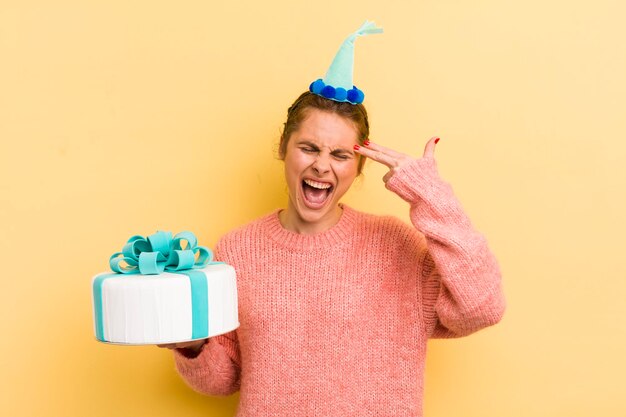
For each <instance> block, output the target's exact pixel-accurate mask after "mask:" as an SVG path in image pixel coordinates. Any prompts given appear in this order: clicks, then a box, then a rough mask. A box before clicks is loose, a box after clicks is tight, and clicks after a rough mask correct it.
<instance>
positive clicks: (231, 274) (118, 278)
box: [93, 263, 239, 344]
mask: <svg viewBox="0 0 626 417" xmlns="http://www.w3.org/2000/svg"><path fill="white" fill-rule="evenodd" d="M195 271H198V272H201V273H203V275H204V276H205V277H206V284H207V285H206V287H207V289H208V294H207V296H208V299H206V300H207V301H208V303H207V304H208V305H207V307H208V334H206V336H205V335H202V337H196V338H204V337H212V336H216V335H219V334H223V333H227V332H229V331H231V330H234V329H236V328H237V327H238V326H239V318H238V311H237V283H236V274H235V269H234V268H233V267H232V266H230V265H227V264H223V263H215V264H209V265H208V266H206V267H204V268H201V269H196V270H195ZM184 272H185V271H180V272H171V271H170V272H168V271H165V272H163V273H161V274H158V275H141V274H111V273H106V274H99V275H96V276H95V277H94V279H93V284H94V299H93V302H94V326H95V331H96V337H97V338H98V339H99V340H100V341H103V342H109V343H121V344H161V343H174V342H183V341H189V340H193V339H194V337H193V333H192V321H193V320H194V317H192V316H193V314H192V311H193V309H192V286H191V283H190V278H189V277H188V276H187V275H185V274H184ZM96 283H98V284H96ZM96 286H99V290H98V291H96V290H95V287H96ZM200 295H202V296H203V297H204V295H203V294H200ZM97 297H100V300H97ZM195 319H196V320H197V317H196V318H195ZM99 326H100V330H98V327H99Z"/></svg>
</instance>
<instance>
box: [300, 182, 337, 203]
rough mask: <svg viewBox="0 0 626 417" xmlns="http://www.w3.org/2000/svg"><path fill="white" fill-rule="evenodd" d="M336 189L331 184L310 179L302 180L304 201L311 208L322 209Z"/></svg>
mask: <svg viewBox="0 0 626 417" xmlns="http://www.w3.org/2000/svg"><path fill="white" fill-rule="evenodd" d="M333 189H334V187H333V185H332V184H331V183H329V182H321V181H315V180H311V179H308V178H305V179H304V180H302V194H304V201H305V203H306V205H307V206H308V207H310V208H314V209H316V208H320V207H322V206H323V205H324V204H325V203H326V200H328V197H329V196H330V194H331V193H332V191H333Z"/></svg>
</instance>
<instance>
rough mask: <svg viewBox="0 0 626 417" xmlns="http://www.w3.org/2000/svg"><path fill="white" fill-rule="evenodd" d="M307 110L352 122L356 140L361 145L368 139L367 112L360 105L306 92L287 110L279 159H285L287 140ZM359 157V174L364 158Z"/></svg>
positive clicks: (298, 125) (279, 148)
mask: <svg viewBox="0 0 626 417" xmlns="http://www.w3.org/2000/svg"><path fill="white" fill-rule="evenodd" d="M308 109H318V110H322V111H327V112H331V113H335V114H338V115H339V116H341V117H344V118H346V119H348V120H350V121H352V123H354V127H355V128H356V130H357V136H358V140H359V143H360V144H361V145H362V144H363V141H365V139H367V138H368V137H369V134H370V125H369V121H368V119H367V111H366V110H365V107H364V106H363V105H362V104H351V103H346V102H339V101H335V100H329V99H327V98H324V97H322V96H318V95H317V94H313V93H311V92H309V91H307V92H304V93H302V94H301V95H300V97H298V98H297V99H296V101H294V102H293V104H292V105H291V107H289V110H287V121H286V122H285V123H284V128H283V132H282V134H281V135H280V144H279V145H278V156H279V157H280V159H285V154H286V153H287V143H288V142H289V138H290V137H291V134H292V133H293V132H295V131H296V130H298V129H299V128H300V123H302V121H303V120H304V119H305V118H306V116H307V110H308ZM359 157H360V160H359V166H358V171H357V172H358V173H359V174H360V173H361V170H362V169H363V164H364V163H365V158H364V157H362V156H360V155H359Z"/></svg>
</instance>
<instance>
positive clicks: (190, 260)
mask: <svg viewBox="0 0 626 417" xmlns="http://www.w3.org/2000/svg"><path fill="white" fill-rule="evenodd" d="M183 242H187V245H186V246H185V247H184V249H183V245H182V243H183ZM196 255H197V256H198V259H196ZM212 259H213V252H211V250H210V249H208V248H206V247H204V246H198V240H197V239H196V236H195V235H194V234H193V233H191V232H180V233H178V234H176V236H174V238H172V233H171V232H156V233H154V234H152V235H150V236H148V237H147V238H144V237H143V236H139V235H136V236H133V237H131V238H130V239H128V241H127V242H126V244H125V245H124V247H123V248H122V251H121V252H116V253H114V254H113V255H111V258H109V265H110V266H111V269H112V270H113V271H114V272H117V273H120V274H144V275H155V274H161V273H163V272H164V271H180V270H184V269H199V268H204V267H205V266H207V265H208V264H209V263H211V261H212Z"/></svg>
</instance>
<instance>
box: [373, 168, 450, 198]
mask: <svg viewBox="0 0 626 417" xmlns="http://www.w3.org/2000/svg"><path fill="white" fill-rule="evenodd" d="M385 186H386V187H387V189H389V190H391V191H393V192H394V193H396V194H398V195H399V196H400V197H401V198H402V199H403V200H405V201H407V202H408V203H410V204H411V205H413V204H415V203H416V202H417V201H418V200H419V199H424V200H427V201H428V200H430V198H429V197H432V196H436V195H438V194H439V192H440V190H441V189H442V187H445V183H444V182H443V180H442V179H441V178H440V177H439V172H438V171H437V162H436V161H435V159H434V158H420V159H416V160H414V161H412V162H411V163H409V164H407V165H405V166H403V167H401V168H400V169H398V170H397V171H396V172H395V173H394V174H393V175H392V176H391V178H389V180H387V183H386V184H385Z"/></svg>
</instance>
